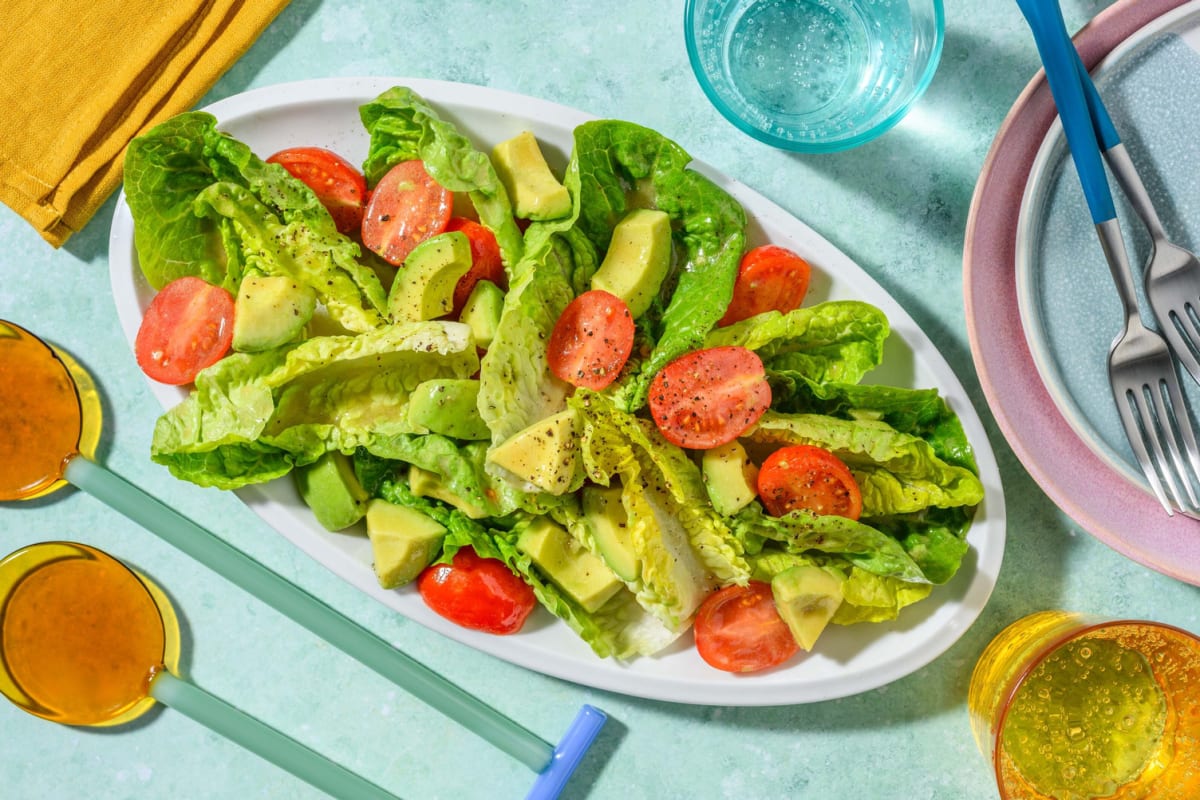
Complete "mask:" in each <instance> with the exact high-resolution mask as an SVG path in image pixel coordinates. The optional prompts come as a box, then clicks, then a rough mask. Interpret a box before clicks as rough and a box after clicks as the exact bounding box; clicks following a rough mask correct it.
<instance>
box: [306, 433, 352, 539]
mask: <svg viewBox="0 0 1200 800" xmlns="http://www.w3.org/2000/svg"><path fill="white" fill-rule="evenodd" d="M292 474H293V475H294V476H295V481H296V488H297V489H298V490H299V491H300V497H302V498H303V499H304V502H305V503H306V504H307V505H308V507H309V508H310V509H312V512H313V516H315V517H316V518H317V522H319V523H321V525H322V526H323V527H324V528H325V529H326V530H331V531H340V530H344V529H346V528H349V527H350V526H351V525H353V524H354V523H356V522H358V521H359V520H360V519H362V518H363V516H364V515H365V514H366V513H367V500H368V499H369V498H368V496H367V492H366V490H364V489H363V488H362V484H360V483H359V482H358V478H357V477H355V475H354V465H353V463H351V461H350V457H349V456H347V455H345V454H344V453H340V452H338V451H336V450H330V451H328V452H326V453H324V454H323V455H322V456H321V457H320V458H318V459H317V460H316V461H314V462H313V463H311V464H307V465H305V466H303V467H296V469H294V470H293V471H292Z"/></svg>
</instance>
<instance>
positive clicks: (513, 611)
mask: <svg viewBox="0 0 1200 800" xmlns="http://www.w3.org/2000/svg"><path fill="white" fill-rule="evenodd" d="M451 562H452V563H449V564H434V565H432V566H430V567H426V568H425V570H424V571H423V572H422V573H421V574H420V575H419V576H418V577H417V591H419V592H420V593H421V598H422V599H423V600H424V601H425V604H426V605H427V606H429V607H430V608H431V609H433V610H434V611H435V612H437V613H438V614H440V615H441V616H443V617H445V618H446V619H448V620H450V621H451V622H453V623H455V624H457V625H461V626H462V627H464V628H471V629H472V630H477V631H484V632H486V633H495V634H500V635H504V634H509V633H516V632H517V631H519V630H520V629H521V626H522V625H524V624H525V618H526V617H528V616H529V614H530V612H532V611H533V609H534V607H535V606H536V605H537V598H536V597H535V596H534V594H533V589H532V588H530V586H529V584H527V583H525V581H523V580H521V579H520V578H519V577H518V576H516V575H514V574H513V572H512V570H510V569H509V568H508V567H507V566H506V565H505V563H504V562H503V561H500V560H498V559H495V558H482V557H481V556H479V555H478V554H477V553H476V552H475V551H474V550H472V549H471V548H470V547H464V548H462V549H460V550H459V551H458V552H457V553H455V554H454V558H453V559H452V560H451Z"/></svg>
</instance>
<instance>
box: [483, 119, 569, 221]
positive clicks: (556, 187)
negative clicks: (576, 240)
mask: <svg viewBox="0 0 1200 800" xmlns="http://www.w3.org/2000/svg"><path fill="white" fill-rule="evenodd" d="M492 163H493V164H494V165H495V167H496V174H497V175H499V176H500V182H501V183H502V184H504V188H505V190H506V191H507V192H508V197H509V199H510V200H512V204H513V210H514V211H515V212H516V215H517V216H518V217H521V218H522V219H533V220H547V219H558V218H559V217H565V216H566V215H567V214H569V213H571V194H570V192H568V191H567V187H565V186H563V185H562V183H560V182H559V180H558V178H556V177H554V173H553V172H552V171H551V170H550V165H549V164H547V163H546V157H545V156H544V155H543V154H542V148H541V147H539V146H538V142H537V139H536V138H535V137H534V135H533V133H532V132H530V131H521V132H520V133H519V134H517V135H516V136H514V137H512V138H511V139H506V140H505V141H503V142H500V144H498V145H496V146H495V147H494V148H493V149H492Z"/></svg>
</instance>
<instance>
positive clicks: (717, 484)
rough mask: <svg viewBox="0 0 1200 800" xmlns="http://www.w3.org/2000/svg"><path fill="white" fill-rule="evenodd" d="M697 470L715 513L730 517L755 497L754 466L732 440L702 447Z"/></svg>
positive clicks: (756, 477)
mask: <svg viewBox="0 0 1200 800" xmlns="http://www.w3.org/2000/svg"><path fill="white" fill-rule="evenodd" d="M700 471H701V473H702V474H703V475H704V488H705V489H707V490H708V499H709V500H711V501H712V504H713V508H715V509H716V510H717V513H718V514H722V515H724V516H727V517H729V516H733V515H734V514H736V513H737V512H739V511H741V510H742V509H743V508H745V507H746V506H747V505H749V503H750V501H751V500H753V499H754V498H755V497H757V496H758V467H757V466H755V464H754V462H753V461H751V460H750V457H749V456H748V455H746V448H745V447H743V446H742V444H741V442H739V441H737V440H736V439H735V440H733V441H731V442H728V443H726V444H723V445H719V446H718V447H714V448H712V449H711V450H705V451H704V455H703V456H701V457H700Z"/></svg>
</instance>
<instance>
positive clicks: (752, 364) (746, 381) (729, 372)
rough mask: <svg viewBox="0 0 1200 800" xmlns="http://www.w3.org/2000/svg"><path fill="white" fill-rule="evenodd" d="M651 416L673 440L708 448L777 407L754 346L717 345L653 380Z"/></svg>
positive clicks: (728, 439)
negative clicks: (773, 402) (753, 348)
mask: <svg viewBox="0 0 1200 800" xmlns="http://www.w3.org/2000/svg"><path fill="white" fill-rule="evenodd" d="M649 404H650V415H651V416H652V417H654V422H655V424H657V425H658V429H659V430H660V431H661V432H662V435H663V436H665V437H666V439H667V441H669V442H671V443H672V444H676V445H679V446H680V447H690V448H694V449H701V450H706V449H709V448H712V447H717V446H719V445H722V444H725V443H726V442H731V441H733V440H734V439H736V438H737V437H738V436H740V435H741V434H742V433H744V432H745V431H746V429H747V428H749V427H750V426H751V425H753V424H754V423H755V422H758V418H759V417H761V416H762V415H763V412H764V411H766V410H767V408H768V407H769V406H770V405H771V387H770V385H769V384H768V383H767V376H766V371H765V370H764V368H763V363H762V359H760V358H759V357H758V356H757V355H756V354H755V353H754V351H753V350H748V349H746V348H745V347H735V346H727V347H713V348H709V349H707V350H696V351H694V352H691V353H688V354H687V355H683V356H680V357H679V358H677V359H675V360H674V361H672V362H671V363H669V364H667V365H666V366H665V367H663V368H662V370H661V371H660V372H659V373H658V374H657V375H655V376H654V380H652V381H651V382H650V398H649Z"/></svg>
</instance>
